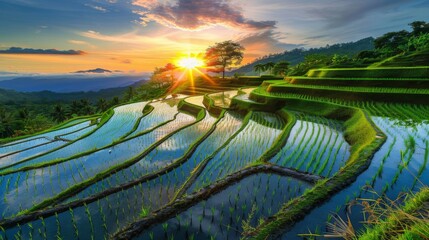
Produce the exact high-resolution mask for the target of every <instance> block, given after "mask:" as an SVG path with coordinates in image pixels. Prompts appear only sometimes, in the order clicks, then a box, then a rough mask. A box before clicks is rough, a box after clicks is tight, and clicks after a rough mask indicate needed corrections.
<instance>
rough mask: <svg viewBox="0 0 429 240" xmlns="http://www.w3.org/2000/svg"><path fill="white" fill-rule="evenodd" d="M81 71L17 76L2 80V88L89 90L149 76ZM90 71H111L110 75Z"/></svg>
mask: <svg viewBox="0 0 429 240" xmlns="http://www.w3.org/2000/svg"><path fill="white" fill-rule="evenodd" d="M79 72H80V73H86V74H68V75H62V76H28V77H17V78H13V79H10V80H4V81H0V88H3V89H9V90H15V91H18V92H40V91H51V92H58V93H69V92H88V91H99V90H101V89H108V88H121V87H127V86H130V85H132V84H134V83H136V82H139V81H143V80H145V79H147V78H148V76H141V75H140V76H133V75H123V74H122V75H117V74H111V73H112V72H111V71H109V70H105V69H101V68H100V69H93V70H86V71H79ZM76 73H78V72H76ZM89 73H109V75H104V74H100V75H98V74H89Z"/></svg>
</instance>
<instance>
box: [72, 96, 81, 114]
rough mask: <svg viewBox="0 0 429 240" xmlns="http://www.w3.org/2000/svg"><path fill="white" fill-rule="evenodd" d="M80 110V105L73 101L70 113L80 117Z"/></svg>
mask: <svg viewBox="0 0 429 240" xmlns="http://www.w3.org/2000/svg"><path fill="white" fill-rule="evenodd" d="M81 108H82V107H81V105H80V103H79V102H78V101H76V100H75V101H73V102H72V103H71V105H70V113H71V114H76V115H80V111H81Z"/></svg>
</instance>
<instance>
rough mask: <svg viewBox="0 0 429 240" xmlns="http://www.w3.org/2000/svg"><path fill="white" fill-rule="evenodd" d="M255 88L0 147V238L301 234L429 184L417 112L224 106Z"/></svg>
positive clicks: (79, 124) (422, 112)
mask: <svg viewBox="0 0 429 240" xmlns="http://www.w3.org/2000/svg"><path fill="white" fill-rule="evenodd" d="M252 91H253V93H255V94H267V92H266V88H259V89H256V90H254V88H252V89H243V90H242V91H239V90H234V91H228V92H219V93H211V94H208V95H207V96H206V97H209V98H212V100H213V104H214V106H216V107H220V108H223V109H224V110H223V111H222V112H221V114H220V115H218V114H215V115H214V114H212V113H210V112H209V111H207V109H206V105H204V104H203V101H204V96H202V95H200V96H192V97H187V96H182V97H181V98H180V99H177V98H176V99H174V98H170V99H158V100H153V101H151V102H139V103H133V104H127V105H123V106H119V107H116V108H115V109H114V112H113V115H112V116H110V118H109V119H106V120H107V121H104V122H100V121H99V120H98V121H91V120H89V119H81V120H75V121H72V122H69V123H67V124H65V125H63V126H62V127H61V128H59V129H58V130H53V131H51V132H46V133H42V134H40V135H36V136H33V137H30V138H28V139H21V140H17V141H15V142H10V143H6V144H3V145H0V201H1V204H0V214H1V216H2V217H1V220H0V226H1V232H0V238H1V239H108V238H113V239H240V238H241V237H244V238H248V239H252V238H263V237H264V236H266V235H265V234H267V235H268V236H273V237H278V238H280V239H302V237H300V236H299V234H302V233H304V234H305V233H309V232H312V233H321V234H322V233H324V232H325V231H326V226H327V223H328V222H332V221H333V218H334V217H333V215H335V214H336V215H335V216H337V217H342V218H346V217H347V216H348V217H350V219H351V221H352V222H353V226H354V227H355V228H356V229H362V227H363V225H362V223H361V222H362V221H363V220H364V219H363V215H362V214H361V210H362V208H360V207H357V206H355V207H352V208H351V209H352V211H351V212H348V211H346V210H347V203H350V202H353V201H354V200H355V199H356V198H357V197H361V198H377V197H378V196H379V195H383V194H384V195H385V196H388V197H391V198H395V197H396V196H397V195H398V194H399V193H400V192H401V191H408V190H410V191H418V190H419V188H420V187H421V186H422V185H425V184H426V185H427V184H429V170H428V167H427V164H428V161H429V140H428V139H429V114H428V113H429V107H428V106H427V105H414V104H395V103H377V102H371V101H367V102H366V101H346V100H339V99H334V98H329V97H321V96H305V95H299V94H293V93H271V96H272V97H274V98H276V99H283V100H284V99H289V101H290V102H284V103H283V105H282V106H280V107H278V111H275V112H272V111H271V112H266V111H263V109H261V110H252V111H243V109H231V108H230V106H231V102H234V101H239V102H244V103H246V104H253V103H255V104H256V103H257V102H256V101H255V100H253V99H254V98H252V96H251V94H253V93H252ZM258 96H259V95H258ZM291 99H292V100H291ZM296 100H300V101H302V103H308V102H312V103H314V102H315V101H316V100H317V102H318V104H325V105H326V106H329V107H326V109H322V108H320V107H315V109H317V111H316V110H314V114H312V113H311V109H310V107H311V106H310V105H305V106H304V105H296V103H295V102H294V101H296ZM257 104H259V105H258V106H260V104H261V103H257ZM268 104H269V102H268ZM294 104H295V105H294ZM325 105H323V106H325ZM320 106H322V105H320ZM337 108H338V109H341V111H342V112H341V113H339V112H338V109H337ZM319 110H320V111H319ZM356 129H357V130H356ZM359 131H367V132H368V134H371V136H372V137H373V138H372V142H370V140H368V139H369V138H368V139H367V138H366V136H361V135H359V134H360V132H359ZM340 180H344V181H343V182H341V181H340ZM317 189H326V194H328V195H329V196H328V197H325V196H324V195H323V194H321V196H322V197H321V198H320V201H319V200H317V199H316V200H315V201H318V204H317V205H315V204H313V203H312V202H311V201H312V200H311V199H313V198H311V196H313V197H314V198H315V197H318V195H315V193H314V192H317V191H318V190H317ZM312 194H313V195H312ZM303 204H307V205H303ZM291 206H293V207H297V209H298V208H300V207H302V206H304V207H303V208H302V209H304V210H302V211H301V210H299V211H296V212H295V211H293V208H290V207H291ZM291 209H292V210H291ZM347 213H348V214H347ZM288 214H289V215H288ZM346 214H347V215H346ZM282 216H293V219H295V220H294V221H293V222H292V224H291V222H289V220H288V219H283V218H282ZM276 224H278V225H276ZM271 226H279V227H278V228H275V229H276V230H273V229H274V228H272V227H271Z"/></svg>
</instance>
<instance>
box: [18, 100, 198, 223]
mask: <svg viewBox="0 0 429 240" xmlns="http://www.w3.org/2000/svg"><path fill="white" fill-rule="evenodd" d="M179 109H182V111H186V110H187V111H190V112H193V113H194V114H197V119H196V121H194V122H193V123H190V124H187V125H185V126H183V127H180V128H178V129H176V130H175V131H173V132H171V133H169V134H167V135H166V136H164V137H163V138H161V139H159V140H158V141H157V142H155V143H153V144H152V145H150V146H149V147H147V148H146V149H145V150H144V151H143V152H142V153H140V154H139V155H137V156H135V157H133V158H131V159H128V160H126V161H124V162H123V163H121V164H118V165H115V166H112V167H110V168H108V169H106V170H104V171H102V172H100V173H98V174H96V175H95V176H94V177H93V178H90V179H87V180H85V181H83V182H81V183H79V184H76V185H73V186H72V187H70V188H68V189H66V190H64V191H63V192H61V193H59V194H58V195H56V196H55V197H52V198H50V199H46V200H44V201H42V202H41V203H39V204H37V205H35V206H33V207H32V208H30V209H28V210H25V211H23V212H21V213H19V214H18V215H21V214H27V213H31V212H33V211H37V210H41V209H43V208H46V207H49V206H52V205H55V204H57V203H60V202H61V201H63V200H65V199H67V198H69V197H71V196H74V195H76V194H77V193H79V192H81V191H83V190H84V189H86V188H88V187H89V186H91V185H92V184H94V183H96V182H98V181H100V180H102V179H104V178H107V177H109V176H110V175H112V174H114V173H116V172H119V171H121V170H123V169H125V168H128V167H129V166H131V165H133V164H134V163H136V162H138V161H140V159H141V158H143V157H144V156H146V155H147V154H149V153H150V152H151V151H153V150H154V149H155V148H156V147H158V146H159V145H161V144H162V143H163V142H164V141H165V140H167V139H168V138H170V137H171V136H173V135H174V134H176V133H177V132H180V131H181V130H183V129H185V128H187V127H190V126H192V125H195V124H197V123H198V122H200V121H202V120H203V119H204V117H205V110H204V109H203V108H201V107H199V106H196V105H193V104H190V103H187V102H185V101H183V100H181V101H180V103H179Z"/></svg>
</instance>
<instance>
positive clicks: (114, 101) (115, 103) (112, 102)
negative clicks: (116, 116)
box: [110, 97, 120, 106]
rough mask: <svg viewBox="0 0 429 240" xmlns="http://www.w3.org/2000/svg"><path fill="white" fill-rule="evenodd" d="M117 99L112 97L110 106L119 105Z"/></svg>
mask: <svg viewBox="0 0 429 240" xmlns="http://www.w3.org/2000/svg"><path fill="white" fill-rule="evenodd" d="M119 102H120V101H119V98H118V97H114V98H113V99H112V101H110V106H116V105H118V104H119Z"/></svg>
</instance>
